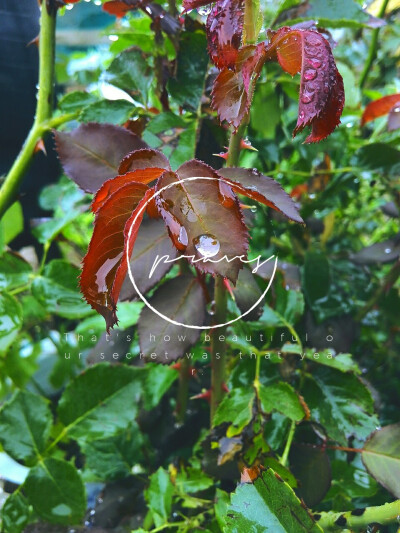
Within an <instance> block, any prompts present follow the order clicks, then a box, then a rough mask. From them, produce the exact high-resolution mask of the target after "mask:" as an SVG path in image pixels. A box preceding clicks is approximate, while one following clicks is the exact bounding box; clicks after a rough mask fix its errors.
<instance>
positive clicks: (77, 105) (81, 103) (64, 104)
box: [58, 91, 97, 113]
mask: <svg viewBox="0 0 400 533" xmlns="http://www.w3.org/2000/svg"><path fill="white" fill-rule="evenodd" d="M96 101H97V98H96V96H95V95H94V94H91V93H87V92H85V91H72V92H70V93H67V94H65V95H64V96H63V97H62V98H61V99H60V100H59V101H58V109H60V111H64V113H74V112H77V111H81V110H82V109H83V108H84V107H86V106H88V105H90V104H93V103H94V102H96Z"/></svg>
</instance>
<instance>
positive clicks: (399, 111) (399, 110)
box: [392, 107, 400, 113]
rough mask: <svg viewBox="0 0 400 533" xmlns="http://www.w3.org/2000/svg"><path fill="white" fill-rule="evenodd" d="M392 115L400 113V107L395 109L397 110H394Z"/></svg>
mask: <svg viewBox="0 0 400 533" xmlns="http://www.w3.org/2000/svg"><path fill="white" fill-rule="evenodd" d="M392 113H400V107H395V108H394V109H393V110H392Z"/></svg>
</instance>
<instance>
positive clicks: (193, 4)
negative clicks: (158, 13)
mask: <svg viewBox="0 0 400 533" xmlns="http://www.w3.org/2000/svg"><path fill="white" fill-rule="evenodd" d="M208 4H211V1H210V0H183V2H182V7H183V12H184V13H185V12H186V11H191V10H192V9H197V8H198V7H203V6H207V5H208Z"/></svg>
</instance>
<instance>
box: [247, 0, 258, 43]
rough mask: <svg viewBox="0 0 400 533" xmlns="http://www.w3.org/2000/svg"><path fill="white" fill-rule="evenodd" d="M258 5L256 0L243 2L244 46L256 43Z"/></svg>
mask: <svg viewBox="0 0 400 533" xmlns="http://www.w3.org/2000/svg"><path fill="white" fill-rule="evenodd" d="M259 11H260V4H259V2H258V1H257V0H245V7H244V41H245V42H244V44H254V43H255V42H256V41H257V37H258V32H257V22H258V16H259Z"/></svg>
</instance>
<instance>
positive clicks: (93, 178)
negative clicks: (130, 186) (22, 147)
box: [54, 122, 147, 193]
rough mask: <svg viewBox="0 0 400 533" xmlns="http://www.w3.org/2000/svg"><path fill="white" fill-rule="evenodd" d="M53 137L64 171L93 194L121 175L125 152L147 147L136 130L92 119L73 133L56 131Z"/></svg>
mask: <svg viewBox="0 0 400 533" xmlns="http://www.w3.org/2000/svg"><path fill="white" fill-rule="evenodd" d="M54 137H55V140H56V149H57V152H58V156H59V158H60V161H61V164H62V167H63V169H64V172H65V173H66V174H67V176H69V177H70V178H71V179H72V180H74V181H75V183H77V184H78V185H79V187H81V188H82V189H83V190H84V191H86V192H91V193H94V192H96V191H97V190H98V189H99V188H100V187H101V186H102V185H103V183H104V182H105V181H106V180H108V179H110V178H113V177H114V176H116V175H117V174H119V172H118V166H119V163H120V161H121V159H122V158H123V157H124V156H125V155H126V154H128V153H129V152H132V151H133V150H138V149H140V148H147V144H146V143H144V142H143V141H142V140H141V139H139V137H137V136H136V135H135V134H134V133H131V132H130V131H128V130H126V129H124V128H121V127H119V126H113V125H112V124H97V123H95V122H89V123H88V124H81V125H80V126H79V128H77V129H75V130H73V131H71V132H60V131H55V132H54Z"/></svg>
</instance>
